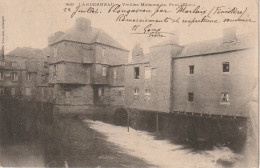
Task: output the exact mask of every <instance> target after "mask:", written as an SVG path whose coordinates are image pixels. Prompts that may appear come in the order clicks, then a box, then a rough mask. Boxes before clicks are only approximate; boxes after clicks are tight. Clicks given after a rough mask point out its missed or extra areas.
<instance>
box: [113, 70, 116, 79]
mask: <svg viewBox="0 0 260 168" xmlns="http://www.w3.org/2000/svg"><path fill="white" fill-rule="evenodd" d="M113 78H114V79H116V69H114V74H113Z"/></svg>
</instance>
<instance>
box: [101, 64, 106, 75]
mask: <svg viewBox="0 0 260 168" xmlns="http://www.w3.org/2000/svg"><path fill="white" fill-rule="evenodd" d="M102 76H107V68H106V67H105V66H103V69H102Z"/></svg>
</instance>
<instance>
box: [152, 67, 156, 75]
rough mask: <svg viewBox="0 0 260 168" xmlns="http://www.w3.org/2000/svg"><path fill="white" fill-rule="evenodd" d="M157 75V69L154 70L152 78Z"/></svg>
mask: <svg viewBox="0 0 260 168" xmlns="http://www.w3.org/2000/svg"><path fill="white" fill-rule="evenodd" d="M156 75H157V69H156V68H152V76H154V77H155V76H156Z"/></svg>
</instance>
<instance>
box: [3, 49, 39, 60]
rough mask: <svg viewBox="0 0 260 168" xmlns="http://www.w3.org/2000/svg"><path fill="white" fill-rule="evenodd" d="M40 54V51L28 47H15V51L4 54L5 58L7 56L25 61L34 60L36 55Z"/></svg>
mask: <svg viewBox="0 0 260 168" xmlns="http://www.w3.org/2000/svg"><path fill="white" fill-rule="evenodd" d="M40 53H41V50H40V49H35V48H30V47H17V48H16V49H14V50H12V51H11V52H9V53H8V54H6V58H7V57H8V56H14V57H16V56H17V57H21V58H26V59H32V58H35V57H36V56H37V55H39V54H40Z"/></svg>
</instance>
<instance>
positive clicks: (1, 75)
mask: <svg viewBox="0 0 260 168" xmlns="http://www.w3.org/2000/svg"><path fill="white" fill-rule="evenodd" d="M0 80H4V72H0Z"/></svg>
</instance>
